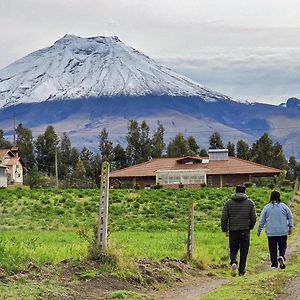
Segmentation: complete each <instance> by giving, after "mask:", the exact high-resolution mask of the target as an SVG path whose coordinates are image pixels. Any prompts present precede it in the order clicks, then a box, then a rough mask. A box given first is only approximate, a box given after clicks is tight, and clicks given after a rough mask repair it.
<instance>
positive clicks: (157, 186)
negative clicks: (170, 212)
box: [153, 183, 163, 190]
mask: <svg viewBox="0 0 300 300" xmlns="http://www.w3.org/2000/svg"><path fill="white" fill-rule="evenodd" d="M162 187H163V186H162V185H161V184H159V183H157V184H156V185H154V186H153V189H154V190H159V189H161V188H162Z"/></svg>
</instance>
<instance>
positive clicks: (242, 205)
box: [221, 193, 256, 232]
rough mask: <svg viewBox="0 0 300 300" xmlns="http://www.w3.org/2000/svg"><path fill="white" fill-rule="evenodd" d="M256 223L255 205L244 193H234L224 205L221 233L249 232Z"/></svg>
mask: <svg viewBox="0 0 300 300" xmlns="http://www.w3.org/2000/svg"><path fill="white" fill-rule="evenodd" d="M255 222H256V212H255V205H254V203H253V201H252V200H251V199H249V198H248V196H247V195H246V194H244V193H236V194H233V195H232V196H231V198H230V199H229V200H228V201H227V202H226V203H225V205H224V208H223V212H222V217H221V228H222V231H223V232H225V231H228V230H229V231H236V230H251V229H253V227H254V225H255Z"/></svg>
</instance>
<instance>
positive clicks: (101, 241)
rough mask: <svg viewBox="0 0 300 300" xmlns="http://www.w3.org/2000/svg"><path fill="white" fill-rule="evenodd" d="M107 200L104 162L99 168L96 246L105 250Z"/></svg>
mask: <svg viewBox="0 0 300 300" xmlns="http://www.w3.org/2000/svg"><path fill="white" fill-rule="evenodd" d="M108 199H109V162H107V161H104V162H103V163H102V166H101V181H100V205H99V212H98V232H97V246H98V247H101V248H102V249H106V248H107V231H108V230H107V229H108Z"/></svg>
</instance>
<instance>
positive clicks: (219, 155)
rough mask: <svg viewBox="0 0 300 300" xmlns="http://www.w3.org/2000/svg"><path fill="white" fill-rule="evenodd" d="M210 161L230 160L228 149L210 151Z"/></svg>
mask: <svg viewBox="0 0 300 300" xmlns="http://www.w3.org/2000/svg"><path fill="white" fill-rule="evenodd" d="M208 156H209V160H228V149H209V150H208Z"/></svg>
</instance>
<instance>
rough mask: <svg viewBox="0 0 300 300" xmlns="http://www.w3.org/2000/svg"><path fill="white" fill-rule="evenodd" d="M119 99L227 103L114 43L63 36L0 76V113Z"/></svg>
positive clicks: (101, 37)
mask: <svg viewBox="0 0 300 300" xmlns="http://www.w3.org/2000/svg"><path fill="white" fill-rule="evenodd" d="M120 95H131V96H141V95H170V96H200V97H201V98H202V99H204V100H205V101H217V100H219V99H223V100H224V99H226V100H231V99H230V98H228V97H227V96H224V95H222V94H219V93H216V92H213V91H211V90H209V89H206V88H204V87H202V86H201V85H200V84H198V83H196V82H194V81H192V80H190V79H188V78H187V77H184V76H182V75H179V74H177V73H175V72H173V71H171V70H170V69H168V68H166V67H164V66H162V65H159V64H158V63H156V62H155V61H154V60H153V59H151V58H149V57H148V56H146V55H144V54H142V53H140V52H139V51H137V50H135V49H133V48H132V47H129V46H126V45H125V44H124V43H123V42H121V41H120V40H119V39H118V38H117V37H103V36H99V37H91V38H81V37H77V36H74V35H65V36H64V37H63V38H61V39H60V40H58V41H56V42H55V43H54V45H53V46H51V47H47V48H44V49H41V50H38V51H36V52H33V53H31V54H29V55H27V56H25V57H23V58H21V59H19V60H17V61H16V62H14V63H12V64H11V65H9V66H7V67H6V68H4V69H2V70H0V108H1V107H7V106H10V105H13V104H19V103H30V102H42V101H45V100H53V99H75V98H88V97H99V96H120Z"/></svg>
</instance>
